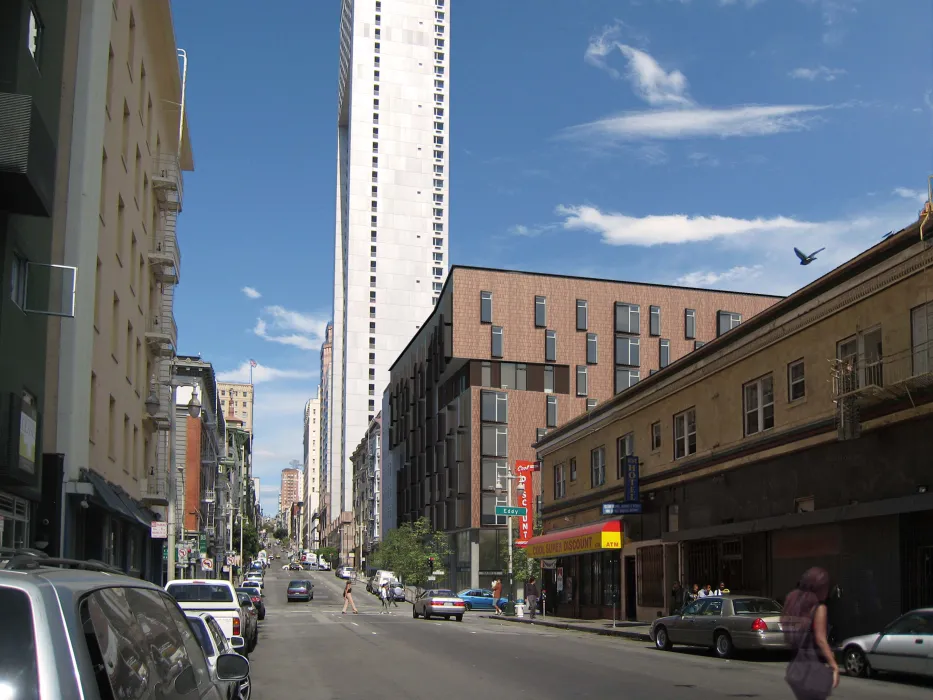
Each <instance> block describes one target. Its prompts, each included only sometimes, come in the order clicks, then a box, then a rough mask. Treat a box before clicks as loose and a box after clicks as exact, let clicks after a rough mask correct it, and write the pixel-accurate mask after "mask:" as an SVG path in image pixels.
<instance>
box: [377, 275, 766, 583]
mask: <svg viewBox="0 0 933 700" xmlns="http://www.w3.org/2000/svg"><path fill="white" fill-rule="evenodd" d="M778 300H779V297H773V296H763V295H752V294H744V293H736V292H718V291H709V290H702V289H690V288H683V287H672V286H663V285H652V284H635V283H628V282H617V281H609V280H598V279H586V278H579V277H566V276H558V275H544V274H534V273H525V272H516V271H508V270H494V269H486V268H473V267H464V266H455V267H453V268H451V271H450V275H449V277H448V279H447V282H446V283H445V285H444V288H443V291H442V292H441V296H440V298H439V300H438V303H437V305H436V307H435V309H434V311H433V312H432V313H431V315H430V316H429V317H428V319H427V320H426V321H425V323H424V324H423V326H422V327H421V329H420V330H419V332H418V334H417V335H416V336H415V337H414V338H413V339H412V340H411V342H410V343H409V344H408V346H407V347H406V348H405V350H404V351H403V352H402V353H401V355H400V356H399V357H398V359H397V360H396V361H395V364H394V365H393V366H392V367H391V370H390V382H389V386H388V387H387V388H386V394H385V398H384V412H383V417H384V420H383V431H384V436H383V445H384V449H383V474H384V478H383V485H382V492H383V502H384V504H385V507H384V512H385V513H386V515H387V516H388V515H389V514H390V513H393V512H394V513H395V514H396V515H395V522H388V521H386V522H385V523H384V528H385V529H391V528H392V527H395V526H397V524H398V522H405V521H408V520H414V519H417V518H418V517H421V516H426V517H428V519H429V520H430V521H431V522H432V523H433V525H434V527H435V528H437V529H440V530H445V531H447V532H449V533H450V534H451V544H452V552H453V554H452V555H451V556H452V561H451V562H450V563H449V568H448V569H447V570H448V571H449V572H450V575H449V578H448V581H447V585H449V586H451V587H457V588H467V587H476V586H482V585H488V583H489V582H490V581H491V579H492V578H493V577H495V576H499V575H501V574H502V573H503V568H504V567H503V564H502V562H501V561H500V552H501V551H502V547H501V541H502V539H503V538H504V537H505V536H506V535H505V526H506V518H505V517H502V516H496V514H495V506H496V505H504V504H505V503H506V500H507V497H506V496H504V495H502V494H498V495H497V494H496V492H495V485H496V480H497V477H501V476H502V475H503V474H504V473H505V472H506V470H507V469H509V468H514V465H515V462H516V460H534V459H535V451H534V449H533V448H532V447H531V446H532V444H533V443H535V442H536V441H537V440H538V439H540V438H541V437H542V436H543V434H544V433H545V432H546V431H547V430H548V429H549V428H554V427H556V426H558V425H560V424H562V423H565V422H567V421H568V420H570V419H571V418H574V417H575V416H578V415H580V414H581V413H584V412H586V411H588V410H592V409H593V408H595V407H596V406H597V405H598V404H600V403H602V402H604V401H606V400H608V399H610V398H611V397H612V396H614V395H615V394H618V393H620V392H623V391H625V390H626V389H628V388H629V387H631V386H634V385H635V384H636V383H637V382H638V381H639V380H640V379H641V378H642V377H645V376H647V375H649V374H651V373H654V372H655V371H657V370H658V369H660V368H663V367H665V366H667V365H668V364H670V363H671V362H673V361H674V360H676V359H678V358H680V357H683V356H684V355H686V354H688V353H690V352H691V351H693V350H694V349H695V348H697V347H700V346H701V345H703V344H704V343H705V342H707V341H710V340H713V339H714V338H716V337H717V336H718V335H719V334H720V333H722V332H724V331H726V330H729V329H731V328H733V327H734V326H736V325H738V324H739V323H741V321H742V320H743V319H745V318H748V317H749V316H752V315H754V314H757V313H759V312H760V311H762V310H764V309H766V308H768V307H769V306H771V305H773V304H774V303H776V302H777V301H778ZM532 494H533V495H534V496H535V497H536V498H537V497H538V496H539V494H540V485H539V483H538V479H537V478H536V479H534V484H533V491H532ZM533 505H534V500H532V506H533Z"/></svg>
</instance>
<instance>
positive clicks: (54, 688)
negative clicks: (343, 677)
mask: <svg viewBox="0 0 933 700" xmlns="http://www.w3.org/2000/svg"><path fill="white" fill-rule="evenodd" d="M0 610H2V611H3V618H4V619H3V634H0V689H3V688H6V689H8V690H9V691H10V694H9V697H14V698H17V700H20V699H24V700H39V699H40V698H61V699H62V700H72V699H73V700H79V699H81V698H84V699H87V700H98V699H99V700H117V699H118V698H126V697H132V698H138V699H140V700H149V699H152V700H162V699H166V700H168V699H174V698H185V699H186V700H193V699H198V700H201V699H204V700H226V699H225V695H226V688H225V689H224V691H221V689H220V688H219V687H218V686H217V685H215V683H214V681H213V680H212V679H211V672H210V669H209V668H208V664H207V661H206V660H205V658H204V652H203V651H202V650H201V647H200V645H199V644H198V640H197V638H196V637H195V636H194V633H193V632H192V630H191V627H190V626H189V625H188V621H187V620H186V619H185V615H184V614H183V613H182V612H181V610H180V609H179V608H178V605H177V604H176V603H175V601H174V600H172V598H171V597H170V596H169V595H168V594H167V593H166V592H165V591H164V590H162V589H161V588H159V587H158V586H155V585H153V584H151V583H148V582H146V581H141V580H139V579H134V578H131V577H129V576H125V575H123V573H122V572H121V571H119V570H117V569H114V568H112V567H110V566H108V565H107V564H104V563H102V562H94V561H76V560H69V559H51V558H49V557H47V556H46V555H44V554H43V553H42V552H39V551H36V550H16V551H13V552H11V551H9V550H4V551H0ZM215 672H216V676H217V678H218V680H222V681H240V680H243V679H245V678H246V677H247V676H248V675H249V661H247V660H246V659H245V658H244V657H242V656H240V655H239V654H223V655H221V656H220V657H218V659H217V666H216V669H215ZM224 685H225V686H226V685H227V684H226V683H225V684H224ZM0 695H2V694H0Z"/></svg>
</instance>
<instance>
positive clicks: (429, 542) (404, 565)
mask: <svg viewBox="0 0 933 700" xmlns="http://www.w3.org/2000/svg"><path fill="white" fill-rule="evenodd" d="M449 556H450V544H449V542H448V540H447V535H445V534H444V533H443V532H438V531H437V530H434V529H432V528H431V525H430V524H429V523H428V519H427V518H419V519H418V520H416V521H415V522H413V523H402V525H401V526H400V527H399V528H397V529H395V530H390V531H389V532H388V533H386V536H385V538H384V539H383V541H382V542H381V543H380V545H379V549H378V550H377V551H376V553H375V555H374V557H373V563H374V564H375V566H376V568H379V569H386V570H389V571H393V572H395V575H396V576H398V577H399V578H400V579H401V581H402V583H404V584H405V585H407V586H416V587H418V588H424V587H425V586H426V585H427V583H428V577H429V576H430V575H431V572H432V570H433V569H441V568H443V567H445V566H446V564H447V559H448V558H449ZM431 560H433V565H432V564H431Z"/></svg>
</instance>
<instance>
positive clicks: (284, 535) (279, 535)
mask: <svg viewBox="0 0 933 700" xmlns="http://www.w3.org/2000/svg"><path fill="white" fill-rule="evenodd" d="M272 536H273V537H274V538H275V539H277V540H282V541H283V542H284V541H286V540H287V539H288V530H286V529H285V528H284V527H280V528H277V529H276V530H275V532H273V533H272Z"/></svg>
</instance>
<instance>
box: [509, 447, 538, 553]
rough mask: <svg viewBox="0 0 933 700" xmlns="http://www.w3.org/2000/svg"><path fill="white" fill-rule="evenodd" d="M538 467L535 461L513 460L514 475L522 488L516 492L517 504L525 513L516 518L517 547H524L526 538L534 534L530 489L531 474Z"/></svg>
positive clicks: (533, 515) (533, 514)
mask: <svg viewBox="0 0 933 700" xmlns="http://www.w3.org/2000/svg"><path fill="white" fill-rule="evenodd" d="M537 468H538V463H537V462H527V461H523V460H515V475H516V476H517V477H518V483H519V484H520V485H521V486H522V490H521V491H519V492H518V504H517V505H518V506H519V507H520V508H524V509H525V515H522V516H521V517H519V519H518V539H517V540H515V545H516V546H517V547H524V546H525V545H527V544H528V540H530V539H531V537H532V535H534V522H535V513H534V502H535V501H534V494H533V493H532V492H531V489H532V484H533V480H532V475H533V474H534V472H535V471H536V470H537Z"/></svg>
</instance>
